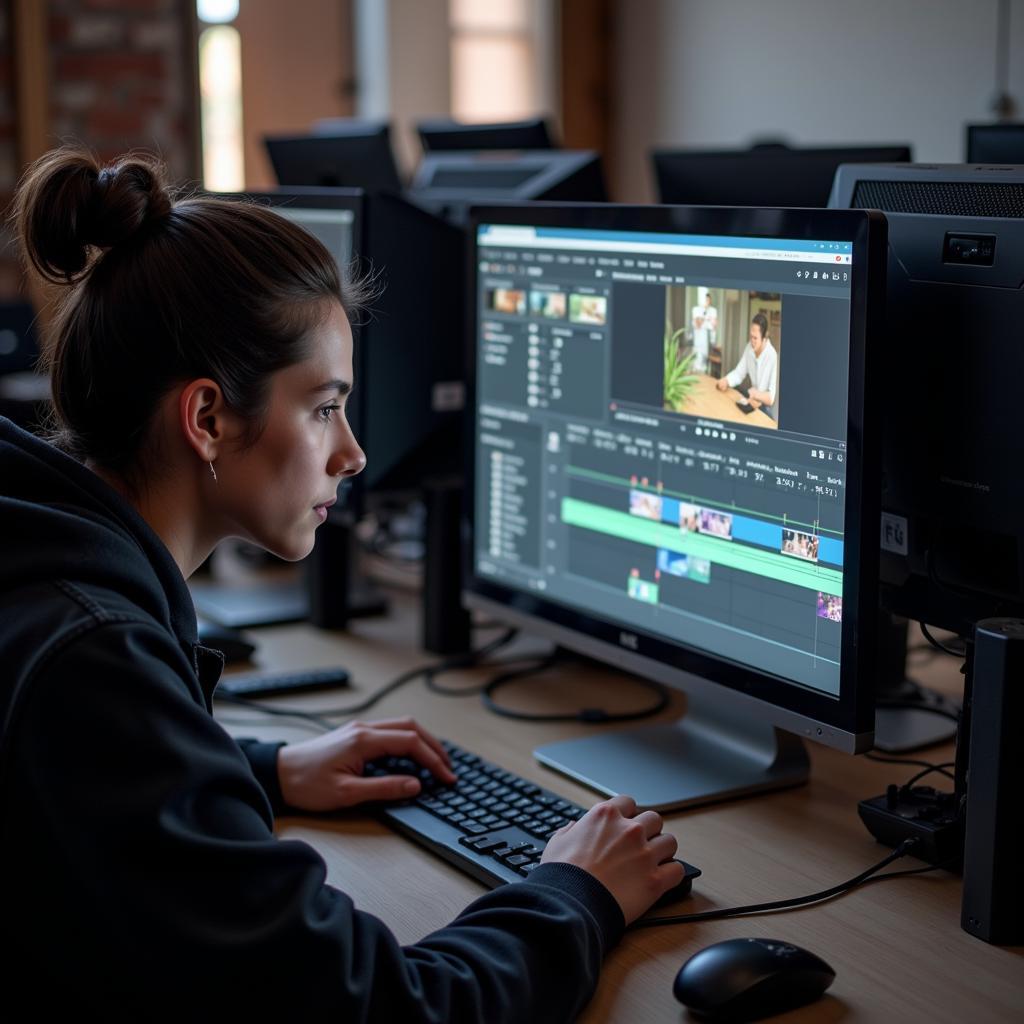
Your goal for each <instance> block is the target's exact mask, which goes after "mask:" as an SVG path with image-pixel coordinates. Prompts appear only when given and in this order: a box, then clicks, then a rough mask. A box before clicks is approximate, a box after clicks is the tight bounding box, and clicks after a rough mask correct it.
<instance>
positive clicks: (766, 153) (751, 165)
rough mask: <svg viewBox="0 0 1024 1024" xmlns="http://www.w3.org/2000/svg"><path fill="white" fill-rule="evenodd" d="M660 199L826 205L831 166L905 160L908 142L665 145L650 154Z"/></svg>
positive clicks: (716, 203) (719, 203) (724, 203)
mask: <svg viewBox="0 0 1024 1024" xmlns="http://www.w3.org/2000/svg"><path fill="white" fill-rule="evenodd" d="M652 158H653V160H654V171H655V176H656V179H657V185H658V195H659V197H660V199H661V202H663V203H697V204H701V205H705V206H827V205H828V197H829V192H830V191H831V188H832V179H833V177H834V176H835V172H836V168H837V167H838V166H839V165H840V164H847V163H896V162H900V161H907V160H910V147H909V146H903V145H893V146H856V147H831V148H806V149H805V148H799V149H790V148H789V147H787V146H784V145H781V144H776V145H766V146H760V147H755V148H753V149H746V150H722V151H711V150H699V149H695V150H685V149H683V150H668V149H658V150H655V151H654V152H653V154H652Z"/></svg>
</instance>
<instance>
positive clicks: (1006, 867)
mask: <svg viewBox="0 0 1024 1024" xmlns="http://www.w3.org/2000/svg"><path fill="white" fill-rule="evenodd" d="M1022 728H1024V620H1021V619H983V620H982V621H980V622H979V623H978V624H977V626H976V628H975V633H974V662H973V680H972V686H971V702H970V733H969V735H970V740H969V748H968V762H967V812H966V821H965V838H964V889H963V902H962V904H961V915H960V926H961V927H962V928H963V929H964V931H966V932H969V933H970V934H971V935H975V936H977V937H978V938H979V939H984V941H985V942H992V943H995V944H997V945H1017V944H1019V943H1021V942H1024V873H1022V871H1021V867H1020V855H1019V851H1018V850H1017V848H1016V845H1015V844H1014V842H1013V838H1014V834H1015V832H1016V827H1017V825H1019V821H1018V819H1019V818H1020V807H1021V795H1022V793H1024V751H1022V749H1021V745H1020V739H1019V737H1020V732H1021V729H1022Z"/></svg>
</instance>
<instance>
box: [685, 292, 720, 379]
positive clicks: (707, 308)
mask: <svg viewBox="0 0 1024 1024" xmlns="http://www.w3.org/2000/svg"><path fill="white" fill-rule="evenodd" d="M690 322H691V325H692V327H693V353H694V356H693V372H694V373H706V372H707V369H708V356H709V355H710V353H711V346H712V344H714V339H715V333H716V332H717V330H718V310H717V309H715V307H714V306H713V305H711V292H710V291H705V292H704V300H703V302H701V303H699V304H698V305H696V306H694V307H693V309H692V310H691V312H690Z"/></svg>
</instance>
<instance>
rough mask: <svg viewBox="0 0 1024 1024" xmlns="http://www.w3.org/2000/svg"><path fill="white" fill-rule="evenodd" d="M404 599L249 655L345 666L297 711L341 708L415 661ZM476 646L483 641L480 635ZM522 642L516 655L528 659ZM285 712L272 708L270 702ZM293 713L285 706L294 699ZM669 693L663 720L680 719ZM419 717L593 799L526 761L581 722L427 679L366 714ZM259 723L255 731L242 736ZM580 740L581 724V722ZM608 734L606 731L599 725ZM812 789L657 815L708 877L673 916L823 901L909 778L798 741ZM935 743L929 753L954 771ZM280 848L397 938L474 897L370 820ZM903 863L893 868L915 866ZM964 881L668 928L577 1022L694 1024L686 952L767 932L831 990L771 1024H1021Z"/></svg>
mask: <svg viewBox="0 0 1024 1024" xmlns="http://www.w3.org/2000/svg"><path fill="white" fill-rule="evenodd" d="M416 627H417V622H416V616H415V603H414V601H413V600H412V598H411V597H409V596H408V595H402V594H399V595H396V598H395V605H394V615H393V617H391V618H388V619H378V620H370V619H366V620H362V621H360V622H357V623H355V624H354V625H353V626H352V629H351V631H350V632H347V633H321V632H318V631H316V630H313V629H311V628H309V627H307V626H280V627H275V628H273V629H265V630H262V631H261V632H260V633H259V634H257V635H258V636H259V639H260V640H261V644H262V646H261V652H260V661H261V663H262V664H263V665H264V666H265V667H268V668H285V667H291V666H315V665H329V664H334V663H338V662H342V663H343V664H345V665H346V666H347V667H348V668H349V669H350V670H351V672H352V676H353V681H354V684H355V686H354V689H353V690H352V691H350V692H348V693H340V694H336V695H331V696H323V695H316V696H312V695H310V696H307V697H306V698H305V699H304V700H303V701H302V703H303V705H304V706H305V707H306V708H308V709H309V710H313V709H316V708H326V707H338V706H343V705H344V704H346V703H353V702H354V701H355V700H356V699H359V698H362V697H363V696H365V695H366V694H368V693H369V692H370V691H372V690H374V689H376V688H378V687H379V686H381V685H383V684H384V683H385V682H387V681H388V680H390V679H391V678H393V677H394V676H396V675H398V674H399V673H400V672H402V671H403V670H405V669H407V668H409V667H410V666H412V665H416V664H420V663H422V662H424V661H429V660H431V659H429V658H424V656H423V654H422V652H421V651H419V650H418V649H417V647H416V636H417V628H416ZM487 635H488V636H490V635H492V634H490V633H488V634H487ZM542 647H543V644H542V643H541V642H540V641H535V640H531V639H525V640H520V641H519V642H518V644H517V647H516V650H517V651H525V650H528V649H531V650H533V649H541V648H542ZM914 657H916V658H917V659H918V660H917V662H916V663H915V664H914V665H913V668H914V672H915V674H916V675H917V676H918V677H919V678H921V677H924V676H925V675H926V674H927V678H928V681H929V683H931V684H932V685H941V686H942V687H943V688H946V689H948V690H950V691H955V690H956V689H957V687H958V686H959V676H958V674H957V667H958V665H957V663H956V662H955V661H954V660H953V659H952V658H946V657H944V656H938V655H937V656H936V657H935V658H931V657H929V656H927V655H915V656H914ZM482 675H483V673H481V672H480V671H479V670H475V671H467V672H459V673H452V674H451V675H450V676H446V677H445V681H446V682H447V683H448V684H449V685H456V684H462V683H465V684H466V685H471V684H472V683H473V682H475V681H479V679H480V678H481V677H482ZM502 699H503V700H505V701H507V702H509V703H510V704H512V705H514V706H517V707H520V708H523V709H527V708H529V709H532V710H541V709H544V710H555V709H559V710H567V709H573V708H576V707H578V706H580V705H582V704H584V703H586V704H588V705H591V706H593V705H602V706H605V707H607V708H609V709H611V710H615V709H619V710H623V709H625V708H627V707H636V706H638V705H639V704H642V703H643V702H645V701H646V700H647V699H648V695H647V693H646V692H644V691H640V690H639V689H634V688H632V687H630V686H629V685H628V683H627V684H625V685H624V684H623V681H622V679H621V677H617V676H613V675H604V674H603V673H596V674H594V675H590V676H587V677H586V678H584V677H583V675H582V674H581V673H580V672H578V671H575V672H571V671H569V670H568V669H566V670H562V671H561V673H559V672H555V671H552V672H547V673H545V674H544V675H542V676H540V677H538V678H537V679H536V680H526V679H524V680H523V682H522V684H521V685H517V686H511V687H509V688H508V690H507V691H504V692H503V693H502ZM278 703H282V701H280V700H279V701H278ZM288 703H291V704H293V705H294V703H295V698H292V699H291V700H290V701H289V702H288ZM683 707H684V699H683V698H682V697H677V698H676V699H675V700H674V701H673V704H672V707H671V708H670V709H669V710H668V711H666V712H665V714H664V716H663V717H665V718H673V717H677V716H678V715H679V713H680V712H681V710H682V709H683ZM218 710H219V714H220V715H221V717H222V719H223V720H225V723H226V724H227V725H228V727H229V728H230V729H231V730H232V731H233V732H235V733H236V734H237V735H262V736H264V737H266V738H272V737H284V738H294V739H299V738H303V737H305V736H309V735H312V733H310V732H309V731H307V730H305V729H303V728H300V727H289V726H288V725H287V724H286V723H285V720H280V721H271V722H270V723H269V724H267V720H266V718H253V717H252V716H251V715H250V714H249V713H248V712H247V711H243V710H241V709H237V708H230V707H228V706H226V705H221V706H219V709H218ZM407 713H412V714H414V715H415V716H416V717H417V718H419V720H420V721H421V722H423V724H424V725H426V726H427V727H428V728H429V729H432V730H433V731H435V732H436V733H437V734H439V735H442V736H445V737H447V738H450V739H452V740H454V741H456V742H460V743H464V744H465V745H466V746H467V747H469V748H470V749H471V750H473V751H475V752H477V753H480V754H483V755H485V756H486V757H488V758H490V759H491V760H494V761H496V762H498V763H500V764H503V765H505V766H506V767H508V768H510V769H511V770H513V771H516V772H519V773H520V774H522V775H524V776H527V777H528V778H532V779H534V780H536V781H537V782H538V783H540V784H542V785H545V786H548V787H550V788H552V789H554V790H555V791H557V792H560V793H563V794H564V795H565V796H566V797H568V798H570V799H573V800H576V801H578V802H580V803H583V804H585V805H588V804H590V803H593V802H595V801H596V799H597V797H596V796H595V794H593V793H592V792H590V791H589V790H587V789H584V788H582V787H580V786H578V785H576V784H574V783H573V782H571V781H569V780H568V779H565V778H563V777H562V776H560V775H557V774H555V773H553V772H550V771H548V770H546V769H544V768H542V767H541V766H540V765H539V764H537V763H536V762H535V761H534V760H533V758H532V756H531V753H530V752H531V750H532V749H533V747H534V746H536V745H537V744H538V743H541V742H545V741H549V740H553V739H556V738H560V737H564V736H568V735H574V734H580V735H582V734H584V733H586V732H587V731H588V727H586V726H582V725H579V726H569V725H553V724H535V723H519V722H513V721H509V720H506V719H503V718H498V717H496V716H493V715H491V714H488V713H487V712H486V711H485V710H484V709H483V708H482V706H481V705H480V703H479V701H478V699H477V698H475V697H466V698H463V699H446V698H442V697H437V696H433V695H431V694H429V693H428V692H427V691H426V690H425V688H424V686H423V683H422V681H417V682H414V683H411V684H409V685H408V686H407V687H406V688H404V689H403V690H401V691H399V692H398V693H396V694H393V695H392V696H391V697H389V698H388V699H386V700H385V701H382V702H381V704H380V705H378V706H377V707H376V708H374V709H373V712H372V714H371V715H367V716H366V717H384V716H388V715H394V714H407ZM249 723H257V724H249ZM591 728H592V727H591ZM610 728H615V727H610ZM809 751H810V755H811V761H812V775H811V781H810V783H809V784H808V785H806V786H803V787H801V788H799V789H793V790H789V791H786V792H781V793H774V794H769V795H767V796H758V797H752V798H748V799H741V800H736V801H733V802H731V803H725V804H719V805H714V806H710V807H704V808H698V809H696V810H691V811H688V812H685V813H681V814H675V815H671V816H669V818H668V819H667V828H668V829H669V830H670V831H671V832H673V833H674V834H675V835H676V836H677V837H678V838H679V841H680V852H681V855H682V856H684V857H685V858H686V859H687V860H689V861H692V862H693V863H694V864H696V865H698V866H699V867H701V868H702V869H703V870H704V875H703V877H702V878H699V879H698V880H697V882H696V884H695V887H694V895H693V897H692V898H691V899H690V900H688V901H685V902H684V903H682V904H680V905H679V907H680V912H681V913H682V912H690V911H697V910H706V909H710V908H712V907H724V906H734V905H737V904H744V903H758V902H764V901H767V900H774V899H781V898H785V897H788V896H796V895H801V894H804V893H809V892H814V891H817V890H820V889H825V888H827V887H829V886H831V885H833V884H835V883H837V882H839V881H841V880H843V879H846V878H850V877H852V876H853V875H855V874H857V873H858V872H859V871H861V870H863V869H864V868H866V867H867V866H869V865H870V864H872V863H875V862H876V861H878V860H880V859H881V858H882V856H884V853H885V851H884V849H883V848H882V847H880V846H878V845H877V844H876V843H875V842H874V841H873V840H872V839H871V837H870V836H869V835H868V834H867V832H866V831H865V830H864V828H863V826H862V825H861V823H860V820H859V819H858V817H857V801H858V800H859V799H861V798H863V797H867V796H874V795H875V794H877V793H881V792H883V791H884V789H885V786H886V784H887V783H889V782H894V781H895V782H900V781H903V780H905V779H907V778H909V776H910V774H911V771H912V769H903V768H900V767H898V766H896V765H885V764H879V763H875V762H871V761H868V760H865V759H864V758H854V757H850V756H847V755H845V754H840V753H838V752H836V751H832V750H829V749H827V748H825V747H820V746H818V745H816V744H809ZM951 755H952V750H951V749H950V748H948V747H946V748H941V747H940V748H937V749H933V750H929V751H927V752H926V753H925V755H924V758H925V759H926V760H932V761H936V762H938V761H946V760H950V759H951ZM278 832H279V834H280V835H281V836H284V837H288V838H294V839H304V840H306V841H308V842H309V843H311V844H312V845H313V846H315V847H316V848H317V850H319V851H320V853H321V854H322V855H323V857H324V858H325V860H326V861H327V864H328V869H329V871H328V878H329V881H330V882H331V883H332V884H333V885H336V886H338V887H339V888H342V889H344V890H345V891H346V892H348V893H350V894H351V895H352V896H353V898H354V899H355V900H356V903H357V905H358V906H360V907H361V908H362V909H364V910H367V911H370V912H371V913H373V914H376V915H378V916H379V917H381V918H382V919H383V920H384V921H386V922H387V924H388V925H389V926H390V927H391V928H392V929H393V930H394V932H395V933H396V935H397V936H398V937H399V939H400V941H402V942H403V943H409V942H414V941H416V940H417V939H418V938H420V937H422V936H423V935H425V934H426V933H427V932H429V931H431V930H433V929H435V928H439V927H441V926H443V925H445V924H446V923H448V922H449V921H450V920H451V919H452V918H453V917H454V916H455V915H456V914H457V913H458V912H459V911H460V910H461V909H462V908H463V907H464V906H465V905H466V904H467V903H468V902H469V901H470V900H472V899H473V898H474V897H476V896H477V895H479V894H480V893H481V892H482V891H483V889H482V887H481V886H480V885H479V884H478V883H476V882H474V881H473V880H472V879H470V878H467V877H466V876H464V875H462V874H461V873H460V872H458V871H457V870H455V869H454V868H452V867H450V866H449V865H447V864H446V863H445V862H443V861H441V860H440V859H438V858H436V857H434V856H432V855H430V854H429V853H427V852H425V851H423V850H422V849H421V848H419V847H417V846H415V845H414V844H413V843H411V842H409V841H408V840H406V839H403V838H401V837H399V836H398V835H396V834H394V833H392V832H391V831H389V830H388V829H386V828H384V827H383V826H382V825H380V824H378V823H377V822H376V821H375V820H374V819H373V818H371V817H370V816H368V815H366V814H363V813H361V812H358V811H355V812H349V813H347V814H346V815H344V816H336V817H324V818H312V817H290V818H284V819H282V820H281V821H280V822H279V823H278ZM918 866H920V864H919V862H917V861H914V860H912V859H911V858H906V859H904V860H903V861H900V862H898V863H897V864H896V865H895V867H918ZM959 922H960V880H959V878H957V877H954V876H953V875H950V874H947V873H945V872H936V873H935V874H934V875H932V874H928V875H923V876H919V877H911V878H907V879H899V880H895V881H891V882H882V883H879V884H877V885H869V886H867V887H865V888H863V889H860V890H857V891H855V892H853V893H850V894H848V895H846V896H843V897H841V898H840V899H838V900H835V901H833V902H831V903H827V904H824V905H821V906H817V907H809V908H805V909H803V910H798V911H792V912H789V913H785V914H777V915H772V916H768V915H766V916H761V917H751V918H746V919H736V920H726V921H714V922H709V923H705V924H699V925H684V926H678V925H677V926H671V927H665V928H656V929H649V930H642V931H639V932H632V933H627V935H626V937H625V938H624V940H623V941H622V943H621V944H620V945H619V946H618V947H617V949H616V950H615V951H614V952H613V953H612V954H611V956H609V958H608V960H607V962H606V965H605V970H604V973H603V975H602V980H601V984H600V987H599V988H598V991H597V994H596V995H595V997H594V999H593V1001H592V1002H591V1004H590V1005H589V1007H588V1008H587V1009H586V1010H585V1012H584V1014H583V1016H582V1017H581V1020H582V1021H584V1022H587V1024H597V1022H602V1024H603V1022H615V1024H642V1022H646V1021H652V1022H655V1021H680V1020H686V1019H690V1018H687V1017H686V1016H685V1015H684V1014H683V1013H682V1008H681V1007H680V1006H679V1005H678V1004H677V1003H676V1002H675V1000H674V999H673V997H672V992H671V989H672V981H673V979H674V977H675V973H676V971H677V970H678V968H679V967H680V965H681V964H682V963H683V961H684V960H686V959H687V958H688V957H689V956H691V955H692V954H694V953H696V952H697V951H698V950H699V949H702V948H703V947H704V946H707V945H708V944H710V943H712V942H717V941H719V940H722V939H727V938H735V937H738V936H767V937H774V938H779V939H783V940H788V941H791V942H795V943H797V944H798V945H801V946H805V947H807V948H808V949H810V950H812V951H814V952H816V953H818V954H819V955H820V956H822V957H823V958H824V959H825V960H826V961H828V962H829V963H830V964H831V965H832V967H833V968H835V970H836V973H837V978H836V981H835V983H834V984H833V986H832V988H831V989H830V990H829V993H828V994H827V995H826V997H825V998H824V999H823V1000H821V1001H819V1002H818V1003H816V1004H814V1005H812V1006H808V1007H805V1008H803V1009H801V1010H797V1011H794V1012H792V1013H790V1014H788V1015H785V1016H783V1017H778V1018H774V1019H776V1020H779V1021H784V1022H786V1024H805V1022H812V1021H815V1022H818V1021H826V1022H833V1021H844V1022H850V1024H854V1022H857V1024H860V1022H865V1024H868V1022H870V1024H878V1022H884V1021H899V1022H900V1024H917V1022H921V1024H925V1022H928V1024H935V1022H946V1021H949V1022H958V1024H981V1022H1003V1021H1007V1022H1008V1021H1014V1020H1021V1019H1022V1015H1024V958H1022V955H1021V954H1022V952H1024V949H1022V948H1015V949H1008V948H999V947H993V946H988V945H986V944H985V943H983V942H980V941H978V940H977V939H974V938H971V937H970V936H969V935H967V934H966V933H965V932H963V931H962V930H961V929H960V923H959Z"/></svg>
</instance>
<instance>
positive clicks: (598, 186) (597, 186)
mask: <svg viewBox="0 0 1024 1024" xmlns="http://www.w3.org/2000/svg"><path fill="white" fill-rule="evenodd" d="M408 194H409V197H410V198H411V199H412V200H413V201H414V202H415V203H417V204H419V205H420V206H422V207H424V208H425V209H427V210H431V211H433V212H435V213H437V214H438V215H439V216H443V217H445V218H447V219H448V220H450V221H452V222H453V223H456V224H459V225H464V224H465V223H466V218H467V216H468V211H469V207H470V206H471V205H472V204H473V203H478V204H479V203H493V202H505V201H508V200H517V201H518V200H541V199H543V200H552V201H556V200H557V201H559V202H604V201H605V200H606V198H607V194H606V192H605V186H604V175H603V173H602V170H601V158H600V156H599V155H598V154H597V153H594V152H591V151H589V150H559V149H552V150H546V151H542V150H538V151H535V152H529V151H524V152H519V153H501V152H486V151H485V152H464V153H461V152H455V153H444V152H442V153H434V152H430V153H426V154H425V155H424V157H423V160H422V161H421V163H420V165H419V168H418V169H417V171H416V174H415V176H414V178H413V182H412V185H411V187H410V189H409V193H408Z"/></svg>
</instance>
